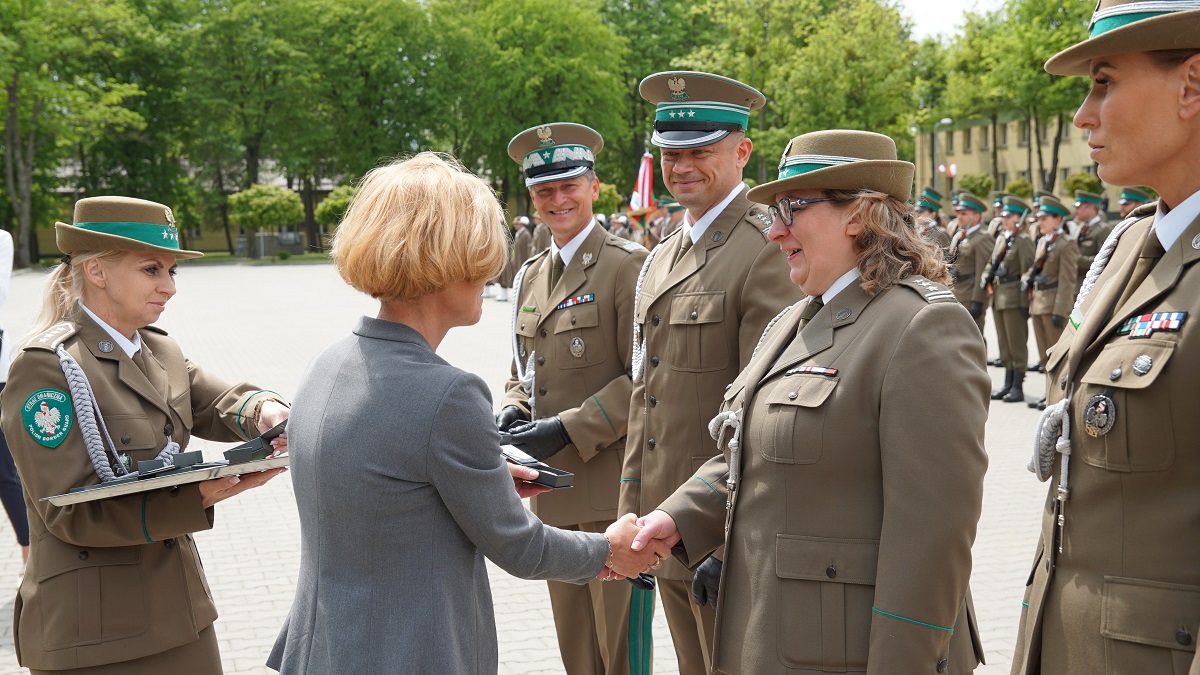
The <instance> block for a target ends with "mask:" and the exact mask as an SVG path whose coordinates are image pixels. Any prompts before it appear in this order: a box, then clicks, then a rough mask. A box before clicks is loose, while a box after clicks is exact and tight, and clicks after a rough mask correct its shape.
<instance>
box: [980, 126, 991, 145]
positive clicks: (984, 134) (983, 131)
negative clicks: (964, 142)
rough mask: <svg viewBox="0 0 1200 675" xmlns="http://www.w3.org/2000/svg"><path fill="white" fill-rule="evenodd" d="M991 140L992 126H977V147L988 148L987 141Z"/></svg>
mask: <svg viewBox="0 0 1200 675" xmlns="http://www.w3.org/2000/svg"><path fill="white" fill-rule="evenodd" d="M991 142H992V128H991V127H989V126H982V127H979V148H980V149H981V150H987V149H988V143H991Z"/></svg>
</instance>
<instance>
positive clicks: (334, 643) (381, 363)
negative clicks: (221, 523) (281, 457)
mask: <svg viewBox="0 0 1200 675" xmlns="http://www.w3.org/2000/svg"><path fill="white" fill-rule="evenodd" d="M288 447H289V449H290V453H291V462H292V464H291V467H292V471H291V473H292V481H293V484H294V485H295V492H296V505H297V507H298V508H299V511H300V575H299V580H298V584H297V588H296V598H295V600H294V601H293V603H292V609H291V612H290V613H289V615H288V618H287V620H286V621H285V623H284V625H283V629H282V630H281V631H280V633H279V638H278V639H277V640H276V642H275V648H274V649H273V650H272V651H271V655H270V657H269V659H268V661H267V665H268V666H270V667H271V668H274V669H275V670H278V671H280V672H281V673H289V674H291V673H297V674H299V673H310V674H316V675H324V674H329V675H356V674H359V673H361V674H363V675H376V674H379V673H388V674H389V675H394V674H398V673H422V674H427V673H455V674H460V675H465V674H471V673H478V674H485V673H486V674H489V675H490V674H494V673H496V670H497V667H498V666H497V661H498V651H497V647H496V624H495V614H494V612H493V609H492V595H491V589H490V588H489V586H488V577H487V570H486V568H485V565H484V556H487V557H488V558H489V559H491V560H492V561H493V562H495V563H496V564H497V565H499V566H500V567H501V568H503V569H504V570H505V571H507V572H508V573H510V574H512V575H514V576H518V577H522V578H525V579H556V580H559V581H567V582H572V583H584V582H587V581H588V580H590V579H592V578H593V577H595V576H596V574H598V573H599V572H600V569H601V567H602V566H603V565H604V561H605V558H606V556H607V555H608V544H607V542H606V541H605V539H604V536H603V535H600V534H588V533H583V532H567V531H564V530H558V529H555V528H553V527H550V526H548V525H543V524H542V522H541V521H539V520H538V519H537V518H536V517H535V516H534V515H533V514H532V513H530V512H529V510H528V509H526V508H525V507H524V506H523V505H522V503H521V500H520V499H519V498H518V497H517V494H516V491H515V490H514V489H513V482H512V478H511V477H510V476H509V473H508V470H507V469H506V468H505V466H504V462H503V460H502V459H501V455H500V436H499V433H498V432H497V431H496V424H495V422H494V421H493V419H492V403H491V396H490V394H489V393H488V389H487V387H486V386H485V385H484V382H483V380H481V379H480V378H479V377H477V376H475V375H472V374H470V373H466V372H463V371H461V370H459V369H457V368H454V367H453V366H451V365H449V364H448V363H446V362H445V361H444V360H442V359H441V358H440V357H439V356H437V355H436V354H435V353H434V352H433V350H432V349H430V347H429V344H428V343H427V342H426V341H425V339H424V338H422V337H421V336H420V335H419V334H418V333H417V332H416V331H414V330H413V329H411V328H409V327H407V326H405V325H402V324H398V323H394V322H390V321H384V320H380V319H371V318H367V317H363V318H362V319H361V320H360V321H359V324H358V326H357V327H356V328H355V329H354V333H353V335H351V336H349V337H347V338H344V339H342V340H340V341H338V342H336V343H334V344H333V345H331V346H330V347H329V348H327V349H326V350H325V351H324V352H322V353H321V354H319V355H318V356H317V357H316V359H314V360H313V362H312V363H311V364H310V365H309V367H308V371H307V372H306V373H305V374H304V377H303V379H302V380H301V383H300V389H299V392H298V393H297V394H296V398H295V401H294V402H293V404H292V413H291V421H290V422H289V423H288Z"/></svg>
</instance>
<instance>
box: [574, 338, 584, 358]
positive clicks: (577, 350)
mask: <svg viewBox="0 0 1200 675" xmlns="http://www.w3.org/2000/svg"><path fill="white" fill-rule="evenodd" d="M585 349H587V345H585V344H584V343H583V338H580V337H575V338H571V356H574V357H575V358H577V359H582V358H583V350H585Z"/></svg>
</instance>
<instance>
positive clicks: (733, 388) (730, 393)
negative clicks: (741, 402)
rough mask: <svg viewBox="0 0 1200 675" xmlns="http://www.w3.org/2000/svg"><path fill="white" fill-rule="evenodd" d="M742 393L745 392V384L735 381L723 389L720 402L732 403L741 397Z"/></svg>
mask: <svg viewBox="0 0 1200 675" xmlns="http://www.w3.org/2000/svg"><path fill="white" fill-rule="evenodd" d="M743 391H746V385H745V383H740V382H738V381H736V380H735V381H734V382H733V383H731V384H730V385H729V386H727V387H725V394H724V395H723V396H722V400H724V401H726V402H728V401H733V400H735V399H736V398H737V397H738V396H741V395H742V392H743Z"/></svg>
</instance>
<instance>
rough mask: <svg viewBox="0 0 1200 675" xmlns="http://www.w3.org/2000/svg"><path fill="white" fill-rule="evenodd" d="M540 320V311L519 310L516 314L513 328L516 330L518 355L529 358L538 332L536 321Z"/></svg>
mask: <svg viewBox="0 0 1200 675" xmlns="http://www.w3.org/2000/svg"><path fill="white" fill-rule="evenodd" d="M541 320H542V314H541V312H520V313H518V314H517V324H516V325H515V326H513V329H514V330H515V331H516V332H517V349H518V351H519V354H518V356H520V357H521V359H527V358H529V354H530V353H531V352H532V351H533V349H534V340H535V338H536V337H537V333H538V322H539V321H541Z"/></svg>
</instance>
